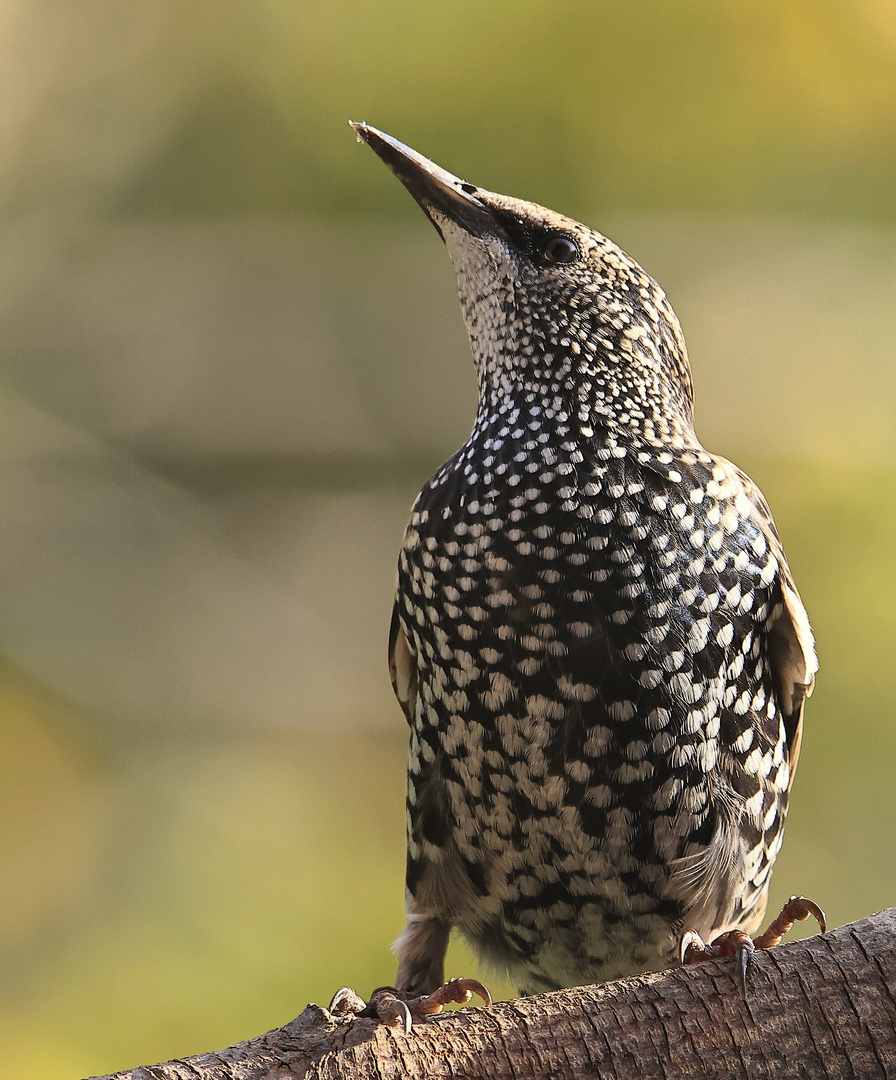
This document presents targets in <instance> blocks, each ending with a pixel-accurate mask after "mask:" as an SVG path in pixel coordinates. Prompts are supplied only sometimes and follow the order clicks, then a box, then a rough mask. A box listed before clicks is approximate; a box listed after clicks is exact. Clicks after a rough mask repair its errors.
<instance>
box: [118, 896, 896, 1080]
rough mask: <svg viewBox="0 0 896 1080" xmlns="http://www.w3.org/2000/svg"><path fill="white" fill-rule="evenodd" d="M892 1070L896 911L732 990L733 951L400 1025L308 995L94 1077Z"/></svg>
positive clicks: (806, 949)
mask: <svg viewBox="0 0 896 1080" xmlns="http://www.w3.org/2000/svg"><path fill="white" fill-rule="evenodd" d="M702 1076H705V1077H714V1078H717V1080H726V1078H728V1077H743V1078H749V1080H761V1078H765V1077H769V1078H772V1077H774V1078H776V1080H785V1078H787V1077H794V1078H795V1077H799V1078H801V1080H806V1078H813V1077H825V1078H829V1080H830V1078H833V1080H839V1078H846V1077H853V1078H861V1080H866V1078H867V1080H870V1078H874V1077H881V1078H884V1077H890V1076H896V908H890V909H889V910H888V911H885V912H882V913H880V914H878V915H872V916H870V917H869V918H867V919H862V920H861V921H859V922H855V923H850V924H849V925H848V926H843V927H841V928H840V929H839V930H834V931H831V932H829V933H828V934H825V935H824V936H818V937H813V938H809V939H807V940H805V941H800V942H796V943H794V944H793V945H783V946H779V947H778V948H777V949H774V950H770V951H768V952H762V953H757V954H756V960H755V964H754V966H753V968H752V969H751V972H750V992H749V996H748V999H747V1000H746V1001H744V1000H743V998H742V996H741V993H740V990H739V988H738V986H737V982H736V980H735V976H734V967H733V962H732V961H731V960H715V961H709V962H707V963H703V964H699V965H697V966H695V967H688V968H679V969H676V970H674V971H669V972H665V973H661V974H656V975H642V976H638V977H636V978H633V979H624V980H621V981H619V982H614V983H605V984H603V985H599V986H589V987H578V988H576V989H573V990H563V991H560V992H558V993H555V994H544V995H541V996H539V997H532V998H523V999H519V1000H517V1001H508V1002H501V1003H499V1004H497V1005H495V1006H493V1007H492V1008H491V1009H482V1008H468V1009H464V1010H462V1011H459V1012H454V1013H448V1014H445V1015H442V1016H438V1017H433V1018H432V1019H430V1020H428V1021H425V1022H421V1023H419V1024H418V1025H417V1026H415V1028H414V1030H413V1032H412V1033H411V1034H410V1035H409V1036H406V1035H405V1034H404V1033H403V1032H402V1031H400V1030H396V1029H394V1028H386V1027H384V1026H382V1025H377V1024H375V1023H373V1022H372V1021H370V1020H337V1019H335V1018H333V1017H332V1016H331V1015H330V1013H329V1012H327V1010H326V1009H322V1008H319V1007H318V1006H317V1005H309V1006H308V1007H307V1008H306V1009H305V1011H304V1012H303V1013H302V1015H301V1016H299V1017H297V1019H295V1020H293V1021H292V1022H291V1023H289V1024H286V1025H285V1027H282V1028H278V1029H277V1030H275V1031H269V1032H268V1033H267V1034H266V1035H262V1036H260V1037H259V1038H257V1039H251V1040H250V1041H249V1042H245V1043H239V1044H238V1045H236V1046H232V1047H230V1048H229V1049H227V1050H222V1051H220V1052H219V1053H215V1054H200V1055H198V1056H197V1057H192V1058H188V1059H185V1060H183V1061H171V1062H168V1064H166V1065H154V1066H144V1067H142V1068H137V1069H134V1070H132V1071H131V1072H122V1073H115V1074H114V1076H110V1077H105V1078H102V1080H274V1078H276V1080H288V1078H291V1077H302V1078H307V1080H335V1078H337V1077H349V1078H353V1080H354V1078H359V1080H366V1078H377V1080H386V1078H389V1080H391V1078H395V1077H413V1078H416V1077H420V1078H421V1080H422V1078H424V1077H425V1078H428V1080H431V1078H434V1077H435V1078H440V1077H464V1078H465V1080H479V1078H482V1080H504V1078H508V1080H509V1078H511V1077H512V1078H513V1080H520V1078H523V1077H539V1078H541V1077H550V1078H551V1080H566V1078H567V1077H568V1078H570V1080H572V1078H573V1077H577V1078H586V1077H594V1078H597V1077H600V1078H601V1080H608V1078H615V1080H623V1078H625V1080H628V1078H632V1080H634V1078H636V1077H637V1078H639V1080H641V1078H647V1080H653V1078H657V1080H659V1078H662V1080H671V1078H673V1077H681V1078H684V1077H687V1078H694V1077H702Z"/></svg>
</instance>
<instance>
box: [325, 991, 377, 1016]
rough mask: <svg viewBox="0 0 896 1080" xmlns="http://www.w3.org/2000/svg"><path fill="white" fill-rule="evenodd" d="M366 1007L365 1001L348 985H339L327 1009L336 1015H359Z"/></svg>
mask: <svg viewBox="0 0 896 1080" xmlns="http://www.w3.org/2000/svg"><path fill="white" fill-rule="evenodd" d="M366 1008H367V1002H366V1001H364V999H363V998H362V997H361V996H360V995H359V994H356V993H355V991H354V990H353V989H352V988H351V987H350V986H342V987H340V988H339V989H338V990H337V991H336V993H335V994H334V995H333V997H332V999H331V1001H330V1004H329V1006H328V1009H329V1011H330V1012H331V1013H335V1014H336V1016H360V1014H361V1013H362V1012H363V1011H364V1010H365V1009H366Z"/></svg>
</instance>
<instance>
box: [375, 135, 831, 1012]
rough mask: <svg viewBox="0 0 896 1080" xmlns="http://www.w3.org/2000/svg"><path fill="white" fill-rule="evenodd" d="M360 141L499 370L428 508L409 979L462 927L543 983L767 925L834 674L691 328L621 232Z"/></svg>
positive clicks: (484, 383)
mask: <svg viewBox="0 0 896 1080" xmlns="http://www.w3.org/2000/svg"><path fill="white" fill-rule="evenodd" d="M357 129H358V131H359V134H360V135H361V137H362V138H363V139H364V140H365V141H367V142H368V143H369V144H370V145H371V146H372V147H373V149H374V150H376V152H377V153H378V154H379V155H380V156H381V157H382V158H383V159H384V160H385V161H386V162H387V164H388V165H389V166H390V167H391V168H392V169H393V171H394V172H395V173H396V174H397V175H398V177H399V178H400V179H401V180H402V181H403V182H404V183H405V185H406V186H407V187H408V189H409V190H410V191H411V193H412V194H413V195H414V197H415V198H416V199H417V201H418V202H419V203H420V205H421V206H422V207H423V209H424V210H425V211H426V213H427V215H428V216H429V217H430V219H431V220H432V221H433V223H434V224H435V226H436V228H437V229H438V230H439V232H440V234H441V235H442V237H443V239H444V240H445V243H446V244H447V247H448V250H449V253H450V255H451V258H452V260H453V262H454V265H455V269H456V272H457V278H458V285H459V294H460V301H461V307H462V309H463V315H464V319H465V322H466V325H467V329H468V331H469V335H470V341H471V345H472V350H473V356H474V359H475V362H476V367H477V371H478V376H479V394H480V396H479V409H478V414H477V417H476V422H475V426H474V428H473V431H472V434H471V436H470V438H469V440H468V441H467V443H466V444H465V445H464V446H463V447H462V448H461V449H460V450H459V451H458V452H457V453H456V454H455V455H454V456H453V457H452V458H451V459H450V460H449V461H448V462H446V463H445V464H444V465H443V466H442V467H441V468H440V469H438V470H437V472H436V473H435V475H434V476H433V477H432V479H431V480H430V481H429V483H428V484H427V485H426V486H425V487H424V489H423V491H422V492H421V493H420V496H419V497H418V499H417V501H416V503H415V505H414V508H413V512H412V516H411V521H410V524H409V526H408V529H407V533H406V535H405V540H404V544H403V547H402V550H401V554H400V560H399V570H398V588H397V595H396V601H395V608H394V614H393V620H392V633H391V643H390V656H391V670H392V677H393V683H394V686H395V690H396V694H397V696H398V699H399V701H400V703H401V705H402V707H403V709H404V711H405V714H406V716H407V720H408V723H409V725H410V729H411V739H410V758H409V772H408V793H407V830H408V866H407V911H408V922H407V926H406V928H405V931H404V933H403V934H402V936H401V938H400V939H399V942H398V944H397V951H398V955H399V974H398V985H399V988H400V989H402V990H404V991H407V992H409V993H423V992H427V991H430V990H432V989H433V988H434V987H436V986H437V985H439V984H440V983H441V981H442V965H443V958H444V952H445V947H446V944H447V940H448V934H449V931H450V929H451V928H454V927H456V928H458V929H459V930H460V931H461V932H462V933H463V934H464V935H465V936H466V937H467V938H468V940H469V941H470V942H471V944H472V945H473V948H474V950H475V951H476V952H477V953H478V954H479V955H480V956H481V957H483V958H484V959H485V960H486V961H489V962H491V963H492V964H495V965H498V966H500V967H501V968H503V969H505V970H506V971H507V972H508V973H509V975H510V977H511V979H512V980H513V981H514V983H515V984H516V985H517V986H518V988H519V989H520V991H521V992H524V993H531V992H536V991H541V990H548V989H552V988H557V987H561V986H570V985H575V984H580V983H587V982H594V981H598V980H603V979H608V978H612V977H615V976H620V975H626V974H631V973H634V972H638V971H643V970H647V969H652V968H660V967H664V966H668V965H669V964H670V963H672V962H674V960H675V959H676V955H677V952H676V950H677V947H678V942H679V940H680V938H681V935H682V933H683V932H684V931H686V930H695V931H697V932H698V933H699V934H701V935H702V936H704V937H706V938H710V937H713V936H714V935H716V934H719V933H721V932H723V931H727V930H731V929H743V930H748V931H751V930H753V929H755V928H756V926H757V925H758V923H759V921H760V920H761V918H762V915H763V912H764V909H765V904H766V898H767V892H768V886H769V874H770V871H771V867H772V864H773V862H774V860H775V856H776V855H777V853H778V850H779V848H780V845H781V839H782V828H783V824H784V817H785V814H786V810H787V800H788V793H789V790H790V785H791V782H792V779H793V772H794V768H795V766H796V759H797V755H798V752H799V743H800V732H801V726H802V713H803V701H804V698H805V696H806V695H807V694H808V692H809V691H810V690H811V687H812V682H813V678H814V674H815V671H816V668H817V662H816V659H815V653H814V648H813V641H812V634H811V631H810V629H809V624H808V620H807V617H806V613H805V610H804V608H803V606H802V603H801V601H800V599H799V596H798V594H797V592H796V589H795V586H794V584H793V581H792V579H791V576H790V572H789V570H788V568H787V564H786V561H785V558H784V554H783V551H782V549H781V544H780V541H779V539H778V535H777V533H776V531H775V527H774V524H773V521H772V517H771V513H770V511H769V509H768V506H767V504H766V502H765V500H764V498H763V497H762V494H761V493H760V492H759V490H758V489H757V488H756V487H755V485H754V484H753V483H752V482H751V481H750V480H749V479H748V478H747V477H746V476H745V475H744V474H743V473H742V472H740V471H739V470H738V469H737V468H736V467H735V466H734V465H732V464H731V463H730V462H728V461H726V460H725V459H723V458H720V457H717V456H715V455H713V454H710V453H708V452H707V451H706V450H704V449H703V447H702V446H701V444H700V442H699V441H698V439H697V437H696V435H695V433H694V429H693V415H692V389H691V380H690V373H689V367H688V360H687V353H686V349H685V344H684V339H683V337H682V334H681V329H680V327H679V324H678V320H677V319H676V317H675V314H674V312H673V311H672V308H671V307H670V305H669V302H668V301H667V299H666V297H665V295H664V294H663V292H662V290H661V289H660V288H659V286H658V285H657V284H656V283H655V282H654V281H653V280H652V279H651V278H650V277H649V276H648V275H647V274H646V273H645V272H644V271H643V270H642V269H641V267H640V266H638V264H637V263H636V262H634V260H633V259H631V258H630V257H629V256H627V255H626V254H625V253H624V252H622V251H621V250H620V249H619V248H618V247H616V246H615V245H614V244H613V243H611V241H609V240H607V239H606V238H605V237H603V236H601V235H600V234H598V233H596V232H594V231H592V230H591V229H589V228H586V227H585V226H583V225H581V224H579V223H577V222H575V221H572V220H570V219H569V218H566V217H563V216H561V215H560V214H556V213H554V212H552V211H550V210H546V209H545V208H543V207H540V206H537V205H534V204H532V203H526V202H521V201H519V200H516V199H511V198H507V197H505V196H502V195H497V194H495V193H493V192H488V191H484V190H482V189H479V188H475V187H473V186H472V185H470V184H465V183H463V182H462V181H460V180H458V179H457V178H456V177H453V176H451V175H450V174H448V173H446V172H444V171H443V170H441V169H439V168H438V167H437V166H435V165H433V164H432V163H431V162H429V161H427V160H426V159H425V158H421V157H420V156H419V155H417V154H415V153H414V152H413V151H411V150H409V149H408V148H407V147H404V146H403V145H402V144H400V143H397V142H396V141H395V140H392V139H390V138H389V137H388V136H385V135H383V134H382V133H380V132H377V131H376V130H375V129H372V128H369V127H367V126H366V125H358V126H357Z"/></svg>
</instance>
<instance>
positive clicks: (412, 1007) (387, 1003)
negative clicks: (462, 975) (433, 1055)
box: [330, 979, 492, 1033]
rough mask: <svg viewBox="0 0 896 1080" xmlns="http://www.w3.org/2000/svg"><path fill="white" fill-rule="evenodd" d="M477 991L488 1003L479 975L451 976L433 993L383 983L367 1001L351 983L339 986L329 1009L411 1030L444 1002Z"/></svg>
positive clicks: (464, 1000)
mask: <svg viewBox="0 0 896 1080" xmlns="http://www.w3.org/2000/svg"><path fill="white" fill-rule="evenodd" d="M474 994H477V995H478V996H479V997H481V998H482V1000H483V1001H484V1002H485V1004H486V1005H491V1003H492V996H491V994H490V993H489V992H488V990H487V989H486V988H485V987H484V986H483V985H482V983H481V982H479V981H478V980H477V979H449V980H448V982H446V983H443V984H442V985H441V986H440V987H439V988H438V989H437V990H434V991H433V992H432V993H431V994H421V995H413V996H412V995H410V994H406V993H403V992H402V991H401V990H397V989H396V988H395V987H394V986H380V987H378V988H377V989H376V990H374V992H373V993H372V994H371V995H370V1001H364V1000H363V999H362V998H360V997H359V996H358V995H357V994H356V993H355V991H354V990H352V989H351V987H349V986H343V988H342V989H341V990H337V991H336V993H335V994H334V995H333V1000H332V1001H331V1002H330V1012H331V1013H335V1014H336V1015H337V1016H347V1015H348V1016H367V1017H372V1018H373V1019H374V1020H379V1021H380V1023H383V1024H388V1025H389V1026H390V1027H403V1028H404V1030H405V1032H406V1033H410V1030H411V1028H412V1027H413V1024H414V1021H415V1020H422V1019H423V1017H424V1016H432V1015H433V1013H437V1012H441V1011H442V1006H443V1005H448V1004H451V1003H455V1004H458V1005H466V1003H467V1002H468V1001H469V1000H470V999H471V998H472V996H473V995H474Z"/></svg>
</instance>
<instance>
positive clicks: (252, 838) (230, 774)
mask: <svg viewBox="0 0 896 1080" xmlns="http://www.w3.org/2000/svg"><path fill="white" fill-rule="evenodd" d="M349 119H356V120H368V121H370V122H371V123H374V124H376V125H377V126H379V127H382V128H383V129H385V130H386V131H388V132H390V133H392V134H394V135H396V136H398V137H399V138H401V139H402V140H404V141H406V142H409V143H410V144H411V145H413V146H415V147H416V148H418V149H420V150H421V151H422V152H424V153H425V154H427V155H429V156H431V157H433V158H434V159H435V160H437V161H438V162H439V163H440V164H442V165H444V166H446V167H447V168H449V169H451V170H452V171H454V172H457V173H459V174H460V175H463V176H464V177H467V178H469V179H470V180H472V181H473V182H475V183H478V184H481V185H483V186H486V187H490V188H492V189H494V190H498V191H503V192H506V193H508V194H513V195H518V196H520V197H524V198H530V199H535V200H537V201H540V202H543V203H546V204H548V205H550V206H551V207H554V208H556V209H558V210H562V211H564V212H566V213H569V214H571V215H573V216H575V217H578V218H580V219H582V220H585V221H587V222H589V223H590V224H592V225H594V226H595V227H598V228H600V229H601V230H602V231H604V232H606V233H608V234H609V235H610V236H612V237H613V238H614V239H615V240H617V241H618V242H619V243H620V244H622V246H624V247H626V248H627V249H628V250H629V251H630V252H631V253H632V254H633V255H634V256H635V257H636V258H638V259H639V260H640V261H641V262H642V263H643V264H644V266H645V267H646V268H647V269H648V270H649V271H650V272H651V273H653V275H654V276H655V277H657V278H658V279H659V280H660V281H661V282H662V284H663V285H664V287H665V288H666V290H667V292H668V293H669V295H670V297H671V299H672V302H673V304H674V305H675V306H676V309H677V311H678V313H679V315H680V317H681V320H682V323H683V325H684V328H685V333H686V335H687V337H688V341H689V345H690V349H691V355H692V361H693V366H694V374H695V382H696V387H697V401H698V430H699V431H700V433H701V435H702V437H703V439H704V441H705V442H706V443H707V445H708V446H709V447H710V448H711V449H713V450H715V451H718V452H721V453H724V454H726V455H727V456H730V457H732V458H734V459H735V460H737V461H738V463H739V464H741V465H742V466H743V467H745V468H746V469H747V470H748V471H749V472H750V473H752V474H753V476H754V477H755V479H756V480H757V481H758V482H759V483H760V485H761V486H762V487H763V489H764V490H765V492H766V494H767V496H768V497H769V500H770V502H771V504H772V507H773V509H774V510H775V513H776V517H777V520H778V524H779V527H780V531H781V533H782V535H783V538H784V541H785V545H786V548H787V551H788V554H789V557H790V561H791V565H792V567H793V569H794V572H795V575H796V578H797V581H798V582H799V585H800V588H801V591H802V594H803V597H804V599H805V601H806V604H807V606H808V608H809V611H810V614H811V616H812V619H813V624H814V626H815V629H816V632H817V636H818V640H819V652H820V655H821V662H822V667H821V674H820V677H819V681H818V687H817V691H816V694H815V696H814V697H813V699H812V701H811V702H810V706H809V709H808V713H807V725H806V737H805V741H804V744H803V745H804V749H803V756H802V761H801V765H800V773H799V776H798V777H797V782H796V787H795V794H794V802H793V810H792V814H791V817H790V822H789V825H788V836H787V841H786V843H785V845H784V851H783V854H782V856H781V858H780V860H779V863H778V869H777V872H776V876H775V881H774V886H773V897H772V903H773V904H775V903H780V902H781V901H782V900H783V899H784V898H786V897H787V896H788V895H790V893H792V892H803V893H806V894H807V895H810V896H812V897H814V898H815V899H817V900H818V901H819V902H820V903H822V904H823V905H824V906H825V907H826V908H827V910H828V913H829V916H830V919H831V922H832V924H834V925H837V924H839V923H842V922H845V921H847V920H849V919H852V918H856V917H859V916H862V915H865V914H868V913H869V912H871V911H872V910H874V909H877V908H880V907H884V906H888V905H890V904H892V903H894V902H896V843H894V840H893V830H892V827H891V821H892V818H893V809H894V801H896V799H894V786H893V781H892V775H893V760H894V753H896V728H894V724H893V714H894V705H893V703H892V697H893V694H892V689H891V672H892V669H893V666H894V659H896V657H894V645H893V643H894V639H896V613H894V605H893V597H894V595H896V567H894V558H893V551H894V548H896V472H894V460H896V363H894V360H896V332H894V319H893V315H894V310H896V304H894V301H896V8H894V6H893V5H892V4H891V3H890V2H889V0H785V2H782V0H749V2H748V0H638V2H635V3H623V2H620V0H615V2H607V0H587V2H584V0H581V2H570V0H513V2H511V0H478V2H477V3H472V2H469V0H444V2H442V3H439V4H427V3H420V2H419V0H417V2H413V3H412V2H410V0H378V2H377V3H372V2H369V0H354V2H348V0H329V2H328V3H326V4H320V5H312V4H310V3H308V2H307V0H306V2H305V3H301V2H292V3H289V2H286V0H215V2H213V3H212V2H209V0H193V2H189V0H188V2H187V3H183V0H178V2H175V0H143V2H142V3H140V4H129V3H125V4H121V3H114V2H113V0H32V2H30V3H24V2H19V3H12V2H10V3H6V4H3V5H2V6H0V538H2V539H0V595H2V597H3V600H2V603H0V657H2V662H0V740H2V746H3V753H2V756H0V769H2V771H3V776H2V783H0V875H2V876H0V1043H2V1045H3V1048H4V1050H3V1054H2V1055H0V1078H2V1080H6V1078H16V1080H19V1078H21V1077H25V1076H28V1077H41V1078H42V1080H43V1078H47V1080H55V1078H67V1080H71V1078H74V1077H78V1076H84V1075H87V1074H94V1073H103V1072H107V1071H110V1070H112V1069H117V1068H124V1067H126V1066H133V1065H136V1064H138V1063H141V1062H152V1061H157V1060H160V1059H167V1058H170V1057H172V1056H181V1055H186V1054H189V1053H194V1052H199V1051H202V1050H209V1049H212V1048H218V1047H221V1046H224V1045H226V1044H229V1043H232V1042H234V1041H237V1040H239V1039H243V1038H246V1037H249V1036H252V1035H256V1034H259V1033H260V1032H262V1031H264V1030H266V1029H268V1028H271V1027H274V1026H276V1025H279V1024H281V1023H283V1022H285V1021H287V1020H289V1019H290V1018H291V1017H293V1016H294V1015H296V1014H297V1013H298V1012H299V1011H301V1009H302V1008H303V1006H304V1005H305V1003H306V1002H307V1001H309V1000H317V1001H322V1002H325V1001H326V1000H328V998H329V996H330V995H331V994H332V992H333V991H334V990H335V989H336V988H337V987H339V986H340V985H342V984H344V983H350V984H353V985H354V986H355V987H356V988H357V989H359V990H360V991H362V992H365V991H368V990H370V989H371V988H372V987H373V986H376V985H378V984H380V983H384V982H388V981H390V980H391V979H392V977H393V975H394V966H393V961H392V958H391V956H390V954H389V950H388V946H389V943H390V942H391V940H392V939H393V938H394V936H395V935H396V934H397V932H398V930H399V929H400V927H401V923H402V874H403V861H404V855H403V805H402V800H403V788H404V781H403V773H404V754H405V740H406V727H405V723H404V720H403V719H402V717H401V714H400V712H399V710H398V708H397V706H396V705H395V704H394V702H393V701H392V698H391V690H390V688H389V685H388V679H387V676H386V672H385V646H386V630H387V624H388V618H389V610H390V604H391V592H392V588H393V580H394V564H395V558H396V552H397V548H398V544H399V541H400V537H401V534H402V531H403V528H404V523H405V520H406V515H407V511H408V507H409V505H410V502H411V500H412V498H413V496H414V494H415V493H416V491H417V490H418V488H419V487H420V485H421V484H422V482H423V481H424V480H425V479H426V478H427V477H428V476H429V474H430V472H431V471H432V469H433V468H434V467H435V466H437V465H438V464H439V463H440V462H441V461H442V460H443V459H444V458H445V457H446V456H447V455H448V454H449V453H450V452H451V451H452V450H453V449H455V448H456V447H457V446H458V445H459V444H460V443H461V442H462V441H463V440H464V438H465V436H466V433H467V431H468V430H469V427H470V424H471V421H472V415H473V409H474V400H475V385H474V378H473V372H472V365H471V364H470V361H469V357H468V352H467V346H466V341H465V335H464V331H463V327H462V325H461V321H460V315H459V312H458V310H457V305H456V303H455V300H454V285H453V274H452V270H451V267H450V263H449V260H448V258H447V255H446V253H445V251H444V249H443V248H442V246H441V245H440V244H439V242H438V238H437V237H436V235H435V233H434V232H433V230H432V229H431V227H430V226H429V225H428V224H427V223H426V221H425V220H424V218H423V217H422V215H421V214H420V213H419V211H418V210H417V209H416V207H415V206H414V205H413V203H412V201H411V199H410V198H409V197H408V196H407V194H406V193H405V192H404V191H403V190H402V189H401V187H400V185H399V184H398V183H397V182H396V181H395V180H394V179H393V178H392V177H390V176H389V175H388V172H387V170H386V169H385V168H384V167H383V166H382V164H381V163H380V162H378V161H377V160H376V158H375V157H374V155H373V154H371V153H370V151H369V150H366V149H363V148H361V147H359V146H357V145H356V143H355V141H354V138H353V137H352V133H351V132H350V130H349V128H348V127H347V126H346V121H347V120H349ZM809 929H811V928H809ZM475 971H476V969H475V965H474V964H473V962H472V961H470V960H469V959H468V958H467V957H466V956H465V954H463V952H461V951H455V952H454V953H453V958H452V963H451V974H474V973H475ZM493 984H494V987H495V988H496V989H498V990H501V989H502V986H501V984H500V982H499V980H493Z"/></svg>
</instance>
